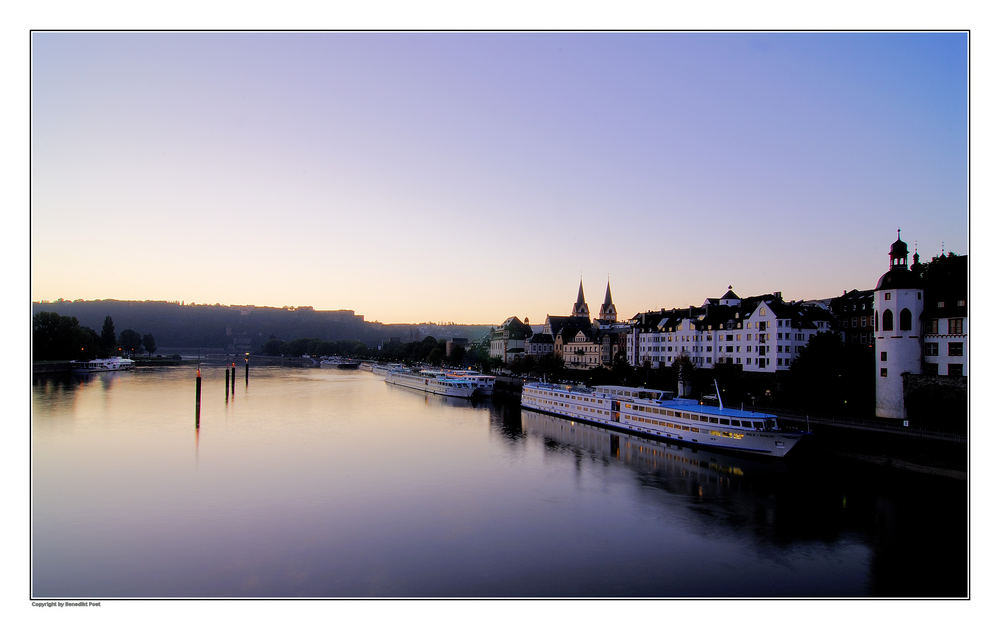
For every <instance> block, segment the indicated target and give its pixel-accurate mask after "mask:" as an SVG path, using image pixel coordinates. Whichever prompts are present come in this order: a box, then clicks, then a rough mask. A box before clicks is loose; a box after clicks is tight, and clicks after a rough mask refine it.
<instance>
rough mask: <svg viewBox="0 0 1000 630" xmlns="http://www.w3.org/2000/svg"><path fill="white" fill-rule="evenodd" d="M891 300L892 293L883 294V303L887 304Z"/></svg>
mask: <svg viewBox="0 0 1000 630" xmlns="http://www.w3.org/2000/svg"><path fill="white" fill-rule="evenodd" d="M891 299H892V293H886V294H885V301H886V302H888V301H889V300H891Z"/></svg>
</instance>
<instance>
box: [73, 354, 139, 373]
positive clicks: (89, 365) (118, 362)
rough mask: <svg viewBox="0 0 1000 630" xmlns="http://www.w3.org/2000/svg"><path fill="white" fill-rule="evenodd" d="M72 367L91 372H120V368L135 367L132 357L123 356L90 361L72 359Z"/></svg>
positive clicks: (75, 369)
mask: <svg viewBox="0 0 1000 630" xmlns="http://www.w3.org/2000/svg"><path fill="white" fill-rule="evenodd" d="M69 364H70V368H71V369H72V370H73V371H74V372H77V373H81V374H84V373H89V372H118V371H120V370H131V369H132V368H134V367H135V361H133V360H132V359H123V358H122V357H111V358H110V359H91V360H90V361H70V362H69Z"/></svg>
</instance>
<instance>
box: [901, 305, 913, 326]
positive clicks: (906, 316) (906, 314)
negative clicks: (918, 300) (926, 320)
mask: <svg viewBox="0 0 1000 630" xmlns="http://www.w3.org/2000/svg"><path fill="white" fill-rule="evenodd" d="M912 321H913V316H912V315H910V309H908V308H904V309H903V310H901V311H900V312H899V329H900V330H910V327H911V323H912Z"/></svg>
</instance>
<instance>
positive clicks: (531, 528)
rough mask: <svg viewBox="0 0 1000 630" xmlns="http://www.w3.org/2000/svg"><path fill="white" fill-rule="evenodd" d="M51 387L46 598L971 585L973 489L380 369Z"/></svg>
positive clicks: (35, 448)
mask: <svg viewBox="0 0 1000 630" xmlns="http://www.w3.org/2000/svg"><path fill="white" fill-rule="evenodd" d="M237 374H238V378H237V383H236V391H235V395H233V396H232V397H231V398H230V399H229V400H228V401H227V399H226V392H225V385H224V382H225V381H224V378H225V372H224V369H223V368H221V367H220V368H212V367H209V368H204V369H203V370H202V375H203V392H202V405H201V423H200V429H198V430H196V429H195V414H194V407H195V405H194V399H195V380H194V376H195V375H194V370H193V369H192V368H190V367H181V368H157V369H138V370H136V371H134V372H131V373H120V374H105V375H97V376H91V377H69V376H64V377H57V378H36V379H35V381H34V385H33V392H32V406H33V413H32V423H33V431H32V445H31V448H32V451H31V453H32V458H31V467H32V572H31V579H32V595H33V596H34V597H41V598H116V597H140V598H161V597H185V598H188V597H226V598H228V597H897V596H903V597H907V596H918V597H928V596H931V597H936V596H948V597H950V596H957V597H962V596H965V594H966V592H967V583H966V577H967V561H966V558H967V545H966V543H967V524H966V496H967V494H966V484H965V483H964V482H958V481H954V480H950V479H940V478H936V477H931V476H925V475H920V474H914V473H905V472H898V471H883V470H881V469H878V468H871V467H866V466H864V465H861V464H854V463H850V462H847V461H841V460H835V459H825V458H824V459H818V458H816V457H799V458H794V459H793V458H789V461H770V460H761V459H754V458H742V457H739V456H735V455H729V454H726V453H718V452H709V451H704V450H701V451H694V450H691V449H689V448H685V447H680V446H677V445H671V444H666V443H661V442H655V441H650V440H644V439H641V438H637V437H634V436H629V435H625V434H620V433H617V432H613V431H607V430H603V429H600V428H596V427H593V426H589V425H583V424H580V423H573V422H570V421H568V420H563V419H560V418H555V417H551V416H546V415H544V414H538V413H535V412H530V411H522V410H521V409H520V408H519V407H518V406H517V405H516V404H512V403H507V404H504V403H502V402H500V401H497V402H488V401H487V402H480V403H472V402H468V401H458V400H453V399H445V398H441V397H438V396H434V395H427V394H424V393H421V392H416V391H413V390H408V389H403V388H400V387H397V386H392V385H387V384H386V383H384V382H383V380H382V379H381V377H378V376H374V375H372V374H370V373H368V372H361V371H341V370H320V369H312V370H306V369H302V370H298V369H283V368H255V369H252V370H251V376H250V382H249V385H246V384H245V383H244V379H243V371H242V368H240V369H239V370H238V372H237Z"/></svg>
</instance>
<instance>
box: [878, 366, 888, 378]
mask: <svg viewBox="0 0 1000 630" xmlns="http://www.w3.org/2000/svg"><path fill="white" fill-rule="evenodd" d="M878 373H879V376H882V377H886V376H889V368H882V369H881V370H879V372H878Z"/></svg>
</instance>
